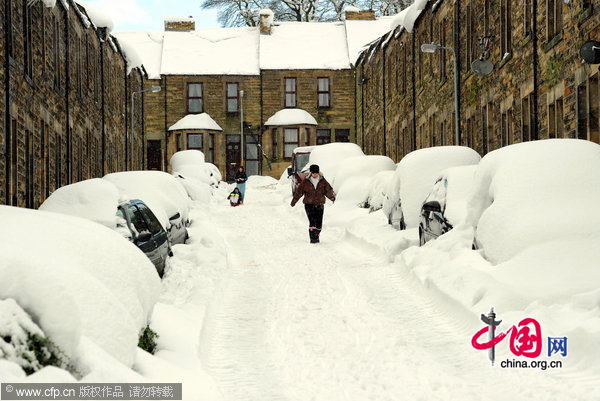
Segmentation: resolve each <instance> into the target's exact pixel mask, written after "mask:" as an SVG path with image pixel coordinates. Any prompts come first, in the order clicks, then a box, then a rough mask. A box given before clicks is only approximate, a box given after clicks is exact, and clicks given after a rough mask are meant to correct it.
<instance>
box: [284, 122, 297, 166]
mask: <svg viewBox="0 0 600 401" xmlns="http://www.w3.org/2000/svg"><path fill="white" fill-rule="evenodd" d="M298 143H299V141H298V128H284V129H283V158H284V159H291V158H292V151H293V150H294V149H295V148H297V147H298Z"/></svg>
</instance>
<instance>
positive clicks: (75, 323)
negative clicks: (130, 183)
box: [0, 206, 160, 373]
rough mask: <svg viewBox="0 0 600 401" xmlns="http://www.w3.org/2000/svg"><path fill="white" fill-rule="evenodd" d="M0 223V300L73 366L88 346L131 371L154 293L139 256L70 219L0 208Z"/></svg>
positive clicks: (98, 228) (106, 233)
mask: <svg viewBox="0 0 600 401" xmlns="http://www.w3.org/2000/svg"><path fill="white" fill-rule="evenodd" d="M113 214H114V212H113ZM0 221H2V230H0V254H2V263H0V278H2V279H0V299H7V298H12V299H14V300H15V301H16V302H17V303H18V304H19V305H20V306H21V307H22V308H23V309H24V310H25V311H27V312H28V313H29V314H30V315H31V316H32V318H33V321H34V322H35V323H36V324H37V325H38V326H39V327H40V328H41V329H42V330H43V332H44V333H45V334H46V335H47V336H48V337H49V338H50V340H52V341H53V342H54V343H55V344H56V345H57V346H58V347H59V348H60V349H61V350H62V351H63V352H64V353H65V354H66V355H67V356H68V357H69V358H71V359H72V360H74V361H77V360H78V358H79V357H83V356H84V354H85V352H82V351H81V347H82V346H83V344H88V343H90V342H91V343H93V344H96V345H97V346H98V347H100V348H101V349H102V350H104V352H106V353H108V354H109V355H111V356H112V357H113V358H114V359H116V360H118V361H120V362H121V363H123V364H125V365H127V366H131V365H132V364H133V362H134V360H135V356H136V349H137V342H138V336H139V335H140V333H141V332H142V330H143V329H144V328H145V327H146V325H147V324H148V319H149V317H150V316H151V313H152V309H153V307H154V303H155V302H156V299H157V297H158V294H159V291H160V280H159V278H158V275H157V274H156V269H155V268H154V266H153V265H152V263H151V262H150V261H149V260H148V258H147V257H146V255H144V254H143V253H142V252H141V251H140V250H139V249H138V248H137V247H136V246H135V245H134V244H132V243H131V242H129V241H127V240H126V239H124V238H123V237H122V236H120V235H119V234H118V233H117V232H115V231H113V230H111V229H109V228H107V227H104V226H102V225H100V224H97V223H94V222H91V221H88V220H85V219H81V218H77V217H72V216H67V215H63V214H58V213H50V212H43V211H38V210H28V209H21V208H15V207H9V206H0ZM78 369H82V370H83V369H85V367H81V366H79V367H78ZM81 373H85V372H83V371H82V372H81Z"/></svg>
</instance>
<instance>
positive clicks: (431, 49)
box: [421, 43, 460, 146]
mask: <svg viewBox="0 0 600 401" xmlns="http://www.w3.org/2000/svg"><path fill="white" fill-rule="evenodd" d="M442 49H443V50H450V51H451V52H452V57H453V58H454V115H455V116H456V117H455V118H454V120H455V127H454V129H455V131H456V132H455V141H456V143H455V145H457V146H459V145H460V118H459V114H458V110H459V107H460V106H459V103H458V61H457V60H456V53H455V52H454V49H453V48H451V47H445V46H442V45H436V44H435V43H424V44H422V45H421V51H422V52H423V53H435V52H437V51H440V50H442Z"/></svg>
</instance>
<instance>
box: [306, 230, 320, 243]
mask: <svg viewBox="0 0 600 401" xmlns="http://www.w3.org/2000/svg"><path fill="white" fill-rule="evenodd" d="M308 236H309V237H310V243H311V244H315V243H317V242H319V237H318V234H317V228H316V227H309V229H308Z"/></svg>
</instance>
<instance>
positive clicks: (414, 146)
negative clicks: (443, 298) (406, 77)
mask: <svg viewBox="0 0 600 401" xmlns="http://www.w3.org/2000/svg"><path fill="white" fill-rule="evenodd" d="M415 40H416V39H415V35H413V37H412V40H411V41H410V42H411V53H412V56H411V57H412V68H411V79H412V109H413V110H412V111H413V121H412V141H411V142H412V144H411V145H412V150H417V88H416V87H415V86H416V84H417V80H416V78H415Z"/></svg>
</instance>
